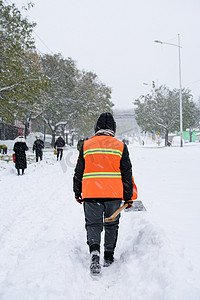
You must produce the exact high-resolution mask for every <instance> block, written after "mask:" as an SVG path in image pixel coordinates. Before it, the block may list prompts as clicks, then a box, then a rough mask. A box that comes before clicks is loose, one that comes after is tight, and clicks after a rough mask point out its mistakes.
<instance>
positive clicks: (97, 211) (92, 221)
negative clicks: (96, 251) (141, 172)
mask: <svg viewBox="0 0 200 300" xmlns="http://www.w3.org/2000/svg"><path fill="white" fill-rule="evenodd" d="M120 205H121V200H112V201H102V202H96V201H93V202H87V201H85V202H84V212H85V228H86V231H87V244H88V245H89V247H90V249H91V248H92V247H93V246H92V245H98V246H99V248H100V244H101V232H102V231H103V228H104V230H105V236H104V251H109V252H114V249H115V246H116V243H117V236H118V228H119V215H118V217H117V220H116V221H114V222H110V223H105V222H104V218H108V217H110V216H111V215H112V214H113V213H114V212H115V211H116V210H117V209H118V208H119V207H120ZM91 246H92V247H91Z"/></svg>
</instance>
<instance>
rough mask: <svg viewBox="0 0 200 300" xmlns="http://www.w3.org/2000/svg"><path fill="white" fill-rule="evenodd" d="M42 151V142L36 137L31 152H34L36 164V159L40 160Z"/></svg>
mask: <svg viewBox="0 0 200 300" xmlns="http://www.w3.org/2000/svg"><path fill="white" fill-rule="evenodd" d="M43 150H44V142H43V141H42V140H41V139H40V137H39V136H37V137H36V141H35V142H34V144H33V152H34V151H35V156H36V162H38V158H40V160H42V155H43Z"/></svg>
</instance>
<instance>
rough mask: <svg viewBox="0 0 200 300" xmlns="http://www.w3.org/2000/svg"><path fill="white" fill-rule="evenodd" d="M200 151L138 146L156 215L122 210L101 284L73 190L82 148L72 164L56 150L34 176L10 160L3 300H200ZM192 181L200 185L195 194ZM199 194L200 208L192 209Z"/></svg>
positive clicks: (141, 182)
mask: <svg viewBox="0 0 200 300" xmlns="http://www.w3.org/2000/svg"><path fill="white" fill-rule="evenodd" d="M199 150H200V147H184V149H180V148H179V149H178V148H176V149H175V148H162V149H146V148H141V147H140V148H139V147H138V148H137V147H131V146H130V148H129V151H130V155H131V159H132V163H133V169H134V175H135V179H136V182H137V185H138V189H139V195H140V197H141V198H140V199H142V200H143V202H144V204H145V205H146V207H147V209H148V212H146V213H141V212H139V213H133V212H123V213H122V216H121V221H120V230H119V239H118V244H117V248H116V253H115V258H116V261H115V263H114V264H113V265H112V266H111V267H109V268H102V275H101V276H100V277H99V278H97V279H96V280H94V279H93V278H92V277H91V276H90V273H89V254H88V247H87V245H86V232H85V228H84V214H83V207H82V206H81V205H79V204H78V203H76V202H75V200H74V196H73V193H72V176H73V168H74V165H75V162H76V158H77V151H75V150H69V151H66V152H65V159H64V160H63V162H62V164H60V162H57V161H56V160H55V157H53V156H51V155H50V154H48V153H46V154H45V157H44V160H43V161H42V162H39V163H38V164H36V163H32V164H29V165H28V168H27V170H26V171H25V172H26V173H25V175H24V176H17V175H16V170H15V169H14V167H13V163H11V162H10V163H4V162H2V161H0V164H1V165H0V166H3V168H4V169H3V168H0V190H1V201H0V215H1V219H0V236H1V247H0V299H2V300H16V299H17V300H18V299H19V300H32V299H35V300H64V299H72V300H73V299H74V300H75V299H76V300H79V299H80V300H90V299H91V300H92V299H93V300H100V299H109V298H110V297H112V298H113V297H114V298H115V299H116V300H121V299H125V300H129V299H130V300H132V299H134V300H139V299H140V300H161V299H162V300H172V299H173V300H188V299H191V300H198V299H200V288H199V279H200V273H199V272H200V268H199V267H200V263H199V258H200V257H199V251H198V250H199V248H198V247H199V238H198V237H199V228H200V226H199V225H200V224H199V223H200V218H199V214H200V213H199V207H200V205H199V204H198V201H197V198H198V191H199V187H198V186H197V182H198V178H199V170H200V168H199V167H200V166H199V163H198V162H196V159H195V157H196V156H197V155H198V153H199ZM66 157H67V158H66ZM186 158H187V159H186ZM194 162H195V163H196V165H194ZM187 174H189V176H187ZM185 178H187V183H188V184H189V186H191V184H192V183H193V185H194V186H193V188H192V189H190V193H188V192H187V190H186V189H185V185H186V184H185V183H184V182H185V181H184V180H185ZM189 194H190V197H191V199H193V202H192V203H193V205H194V207H195V209H194V210H193V211H190V209H189V207H188V206H186V204H187V203H188V195H189ZM188 228H189V230H188ZM191 231H192V232H191ZM184 232H185V234H184ZM190 232H191V236H190ZM195 237H196V238H195ZM102 253H103V249H102ZM101 261H102V262H103V257H101Z"/></svg>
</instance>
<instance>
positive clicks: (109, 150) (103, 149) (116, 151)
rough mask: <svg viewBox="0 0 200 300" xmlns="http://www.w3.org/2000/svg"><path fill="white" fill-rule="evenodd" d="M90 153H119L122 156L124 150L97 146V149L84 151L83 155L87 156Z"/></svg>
mask: <svg viewBox="0 0 200 300" xmlns="http://www.w3.org/2000/svg"><path fill="white" fill-rule="evenodd" d="M88 154H113V155H119V156H120V157H122V152H121V151H120V150H116V149H106V148H96V149H89V150H86V151H84V152H83V157H84V158H85V157H86V155H88Z"/></svg>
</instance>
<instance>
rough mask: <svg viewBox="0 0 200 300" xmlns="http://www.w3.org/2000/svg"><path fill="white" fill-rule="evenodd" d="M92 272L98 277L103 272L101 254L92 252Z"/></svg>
mask: <svg viewBox="0 0 200 300" xmlns="http://www.w3.org/2000/svg"><path fill="white" fill-rule="evenodd" d="M90 272H91V274H92V275H98V274H99V273H100V272H101V265H100V253H99V252H98V251H93V252H91V264H90Z"/></svg>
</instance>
